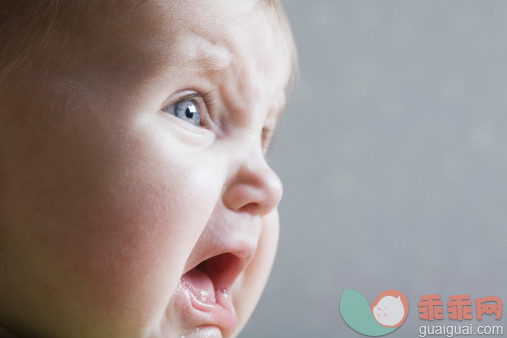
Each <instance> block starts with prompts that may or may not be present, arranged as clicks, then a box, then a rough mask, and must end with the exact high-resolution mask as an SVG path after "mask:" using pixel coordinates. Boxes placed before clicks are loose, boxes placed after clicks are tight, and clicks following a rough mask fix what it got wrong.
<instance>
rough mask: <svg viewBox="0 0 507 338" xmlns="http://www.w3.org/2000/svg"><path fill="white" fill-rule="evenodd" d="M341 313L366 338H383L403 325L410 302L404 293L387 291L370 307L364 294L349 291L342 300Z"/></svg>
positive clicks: (346, 291) (346, 321) (349, 324)
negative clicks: (382, 337)
mask: <svg viewBox="0 0 507 338" xmlns="http://www.w3.org/2000/svg"><path fill="white" fill-rule="evenodd" d="M340 313H341V315H342V318H343V320H344V321H345V323H347V325H348V326H350V328H352V329H353V330H355V331H357V332H359V333H362V334H364V335H366V336H371V337H377V336H383V335H386V334H388V333H391V332H393V331H394V330H396V329H397V328H398V327H400V326H401V325H402V324H403V322H404V321H405V319H406V318H407V314H408V301H407V297H405V295H404V294H403V293H401V292H399V291H397V290H387V291H384V292H382V293H381V294H380V295H378V296H377V298H375V300H374V301H373V303H372V305H371V307H370V305H369V304H368V302H367V301H366V298H364V296H363V295H362V294H360V293H359V292H357V291H355V290H350V289H347V290H345V291H343V294H342V297H341V299H340Z"/></svg>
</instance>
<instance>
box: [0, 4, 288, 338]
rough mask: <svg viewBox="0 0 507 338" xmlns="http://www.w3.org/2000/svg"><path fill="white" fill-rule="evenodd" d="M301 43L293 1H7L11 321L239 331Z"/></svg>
mask: <svg viewBox="0 0 507 338" xmlns="http://www.w3.org/2000/svg"><path fill="white" fill-rule="evenodd" d="M294 51H295V47H294V43H293V40H292V37H291V33H290V29H289V27H288V24H287V21H286V17H285V15H284V13H283V10H282V8H281V5H280V4H279V2H278V1H275V0H185V1H183V0H180V1H171V0H128V1H127V0H107V1H106V0H86V1H85V0H83V1H69V0H31V1H28V0H25V1H20V0H10V1H8V0H5V1H2V3H1V4H0V269H1V271H2V273H1V274H0V326H1V327H2V328H1V329H0V332H1V333H0V336H1V335H2V334H3V336H13V337H94V338H95V337H183V336H184V337H233V336H236V335H237V334H238V333H239V331H240V330H241V328H242V327H243V326H244V325H245V323H246V321H247V319H248V318H249V316H250V315H251V313H252V311H253V310H254V307H255V304H256V303H257V301H258V299H259V297H260V294H261V292H262V289H263V287H264V285H265V283H266V280H267V278H268V275H269V271H270V269H271V265H272V262H273V258H274V255H275V250H276V245H277V241H278V227H279V224H278V213H277V205H278V203H279V201H280V198H281V196H282V185H281V183H280V180H279V178H278V177H277V175H276V174H275V173H274V172H273V171H272V169H271V168H270V167H269V166H268V164H267V163H266V159H265V153H266V150H267V148H268V146H269V143H270V138H271V135H272V134H273V131H274V129H275V127H276V125H277V121H278V119H279V117H280V114H281V111H282V110H283V107H284V104H285V91H286V86H287V83H288V82H289V81H290V78H291V76H292V75H291V74H292V71H293V70H294V67H295V66H294V65H295V52H294Z"/></svg>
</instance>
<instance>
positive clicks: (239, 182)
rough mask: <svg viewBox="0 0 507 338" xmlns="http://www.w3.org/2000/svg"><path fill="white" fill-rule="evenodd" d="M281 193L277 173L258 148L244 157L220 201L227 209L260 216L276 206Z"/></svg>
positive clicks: (281, 189) (281, 188)
mask: <svg viewBox="0 0 507 338" xmlns="http://www.w3.org/2000/svg"><path fill="white" fill-rule="evenodd" d="M282 194H283V187H282V182H281V181H280V178H279V177H278V175H277V174H276V173H275V172H274V171H273V170H272V169H271V168H270V167H269V165H268V164H267V162H266V160H265V158H264V156H263V155H262V153H261V152H260V151H253V152H252V153H251V154H249V155H248V156H245V157H244V158H243V160H242V161H241V163H240V164H239V166H238V169H237V170H236V172H235V173H233V177H232V179H231V180H230V181H229V183H228V185H227V187H226V189H225V192H224V194H223V196H222V200H223V203H224V205H225V206H226V207H227V208H229V209H230V210H233V211H238V212H247V213H250V214H252V215H260V216H262V215H265V214H268V213H269V212H271V211H272V210H273V209H274V208H276V207H277V206H278V203H280V199H281V198H282Z"/></svg>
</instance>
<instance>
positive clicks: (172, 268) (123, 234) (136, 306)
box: [28, 126, 223, 330]
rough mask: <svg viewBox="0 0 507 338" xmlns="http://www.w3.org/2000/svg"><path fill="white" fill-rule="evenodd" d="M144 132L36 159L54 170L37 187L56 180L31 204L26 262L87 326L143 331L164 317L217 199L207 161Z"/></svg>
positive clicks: (101, 135) (216, 182) (215, 175)
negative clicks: (40, 267) (115, 325)
mask: <svg viewBox="0 0 507 338" xmlns="http://www.w3.org/2000/svg"><path fill="white" fill-rule="evenodd" d="M153 130H156V127H153V126H147V127H146V129H144V130H136V129H135V128H133V129H131V130H129V132H125V133H122V132H121V131H119V132H117V133H115V135H114V138H113V137H110V136H108V135H109V133H108V131H107V130H103V131H101V130H96V132H95V133H94V138H95V139H94V140H92V139H84V140H83V139H81V140H79V141H76V142H74V143H72V142H70V143H69V141H68V140H67V142H64V141H63V140H55V144H53V145H51V146H50V147H48V149H53V150H52V151H51V152H50V153H48V154H47V155H48V156H47V157H45V158H42V160H43V161H49V162H48V163H52V165H53V166H52V167H47V169H46V170H45V172H46V174H44V175H45V177H41V181H44V182H48V181H52V182H55V183H54V185H53V186H52V187H51V196H52V197H51V199H50V200H48V199H44V198H43V195H44V193H45V192H44V190H45V189H44V188H43V187H41V188H40V189H39V191H37V195H38V196H36V198H35V199H34V202H33V205H32V207H33V210H32V213H31V215H32V217H31V219H30V220H28V222H31V223H32V224H33V225H36V226H34V227H33V228H32V229H31V230H30V232H31V233H30V237H32V238H35V240H36V242H37V243H38V244H37V247H36V248H34V249H33V250H32V254H31V255H32V256H34V257H36V259H34V257H31V260H32V261H34V264H35V263H36V264H38V265H40V264H41V262H42V264H43V265H51V266H52V269H51V270H50V271H41V272H40V274H41V276H38V279H39V282H40V283H42V284H44V288H48V289H51V290H52V291H51V293H54V294H60V295H61V296H60V297H59V298H61V301H62V303H65V302H69V301H68V299H73V300H74V301H73V302H74V303H77V304H73V305H72V307H73V306H75V308H74V309H75V311H76V312H77V313H80V316H82V314H83V313H86V316H89V317H88V318H89V320H90V321H91V322H92V323H93V321H97V322H100V321H117V322H121V321H125V319H128V318H136V319H135V320H136V323H131V324H132V325H146V323H148V322H149V321H150V320H154V318H156V317H157V315H159V314H162V313H163V312H164V310H165V306H166V305H167V303H168V302H169V300H170V297H171V295H172V293H173V291H174V289H175V287H176V285H177V283H178V281H179V278H180V275H181V271H182V269H183V266H184V264H185V262H186V260H187V258H188V256H189V255H190V252H191V250H192V248H193V247H194V245H195V242H196V241H197V240H198V238H199V236H200V234H201V233H202V231H203V229H204V227H205V226H206V223H207V220H208V219H209V217H210V214H211V212H212V210H213V208H214V206H215V204H216V201H217V199H218V196H219V194H220V189H221V177H222V176H223V171H222V170H220V168H219V165H217V158H216V157H215V158H212V157H211V156H209V155H206V154H201V153H194V154H193V155H188V153H189V152H188V149H186V148H185V147H184V146H182V145H180V144H178V142H176V140H174V139H171V138H170V136H167V134H165V135H166V136H160V135H164V134H163V133H156V132H155V133H154V132H153ZM157 135H159V136H157ZM60 142H62V143H61V144H58V143H60ZM65 144H72V145H69V146H68V148H67V147H66V146H65ZM168 145H170V146H169V147H168ZM185 154H186V155H185ZM53 157H54V158H53ZM56 159H57V160H56ZM43 161H41V162H43ZM57 163H58V165H57ZM41 165H42V163H41ZM46 166H48V165H46ZM51 168H52V169H51ZM78 178H79V179H78ZM80 180H81V181H80ZM46 193H47V191H46ZM38 201H44V202H41V203H39V202H38ZM43 301H44V300H43ZM46 301H47V300H46ZM65 306H68V304H67V305H62V308H64V307H65ZM99 316H100V318H99ZM121 324H122V325H125V323H121ZM104 325H107V323H106V324H104ZM118 325H119V324H118ZM126 327H128V325H127V326H126ZM125 330H127V329H125Z"/></svg>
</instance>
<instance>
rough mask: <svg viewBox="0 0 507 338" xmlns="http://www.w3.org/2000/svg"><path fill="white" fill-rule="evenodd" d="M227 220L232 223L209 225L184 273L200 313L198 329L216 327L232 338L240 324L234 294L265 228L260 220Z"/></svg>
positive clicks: (231, 218)
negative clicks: (232, 290) (233, 291)
mask: <svg viewBox="0 0 507 338" xmlns="http://www.w3.org/2000/svg"><path fill="white" fill-rule="evenodd" d="M229 216H230V215H229ZM220 219H221V220H224V218H222V217H221V218H220ZM225 220H226V221H228V222H226V223H218V222H217V221H218V219H216V218H214V217H212V218H211V219H210V221H209V222H208V224H207V226H206V227H205V229H204V231H203V233H202V234H201V236H200V238H199V240H198V241H197V243H196V244H195V246H194V248H193V250H192V252H191V254H190V256H189V258H188V260H187V262H186V264H185V267H184V269H183V271H182V287H183V289H184V290H186V291H185V292H187V295H188V297H189V299H190V304H192V307H193V308H194V309H196V310H197V311H198V312H196V314H195V315H196V317H195V320H196V322H195V324H194V325H202V324H208V325H216V326H218V327H220V328H221V330H222V333H223V334H224V336H229V335H230V334H232V332H233V331H234V329H235V326H236V322H237V315H236V309H235V307H234V303H233V295H232V293H230V291H231V289H233V288H234V286H233V285H234V282H235V281H236V280H237V279H238V276H239V275H240V274H241V273H242V272H243V271H244V270H245V268H246V267H247V265H248V264H249V263H250V261H251V260H252V258H253V257H254V255H255V252H256V250H257V244H258V241H259V237H260V234H261V229H262V228H261V223H260V219H259V220H258V221H259V222H257V221H253V222H245V219H244V218H243V219H238V218H236V217H234V216H231V217H227V218H225ZM250 220H253V219H250ZM233 221H237V222H234V223H232V222H233ZM233 224H234V225H233ZM194 269H195V270H194ZM191 276H197V277H196V278H197V279H192V277H191ZM198 276H201V277H198ZM189 278H190V279H189ZM199 278H201V279H200V281H201V282H199V281H198V280H199ZM208 278H209V279H208ZM203 281H204V282H203ZM192 283H193V285H192ZM200 283H201V284H200ZM211 283H212V286H211V285H210V284H211ZM211 289H213V290H211ZM213 291H214V293H213ZM201 295H204V296H203V297H201ZM213 298H214V299H213ZM236 301H237V300H236ZM199 313H201V314H202V315H201V314H199ZM197 323H202V324H197Z"/></svg>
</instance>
